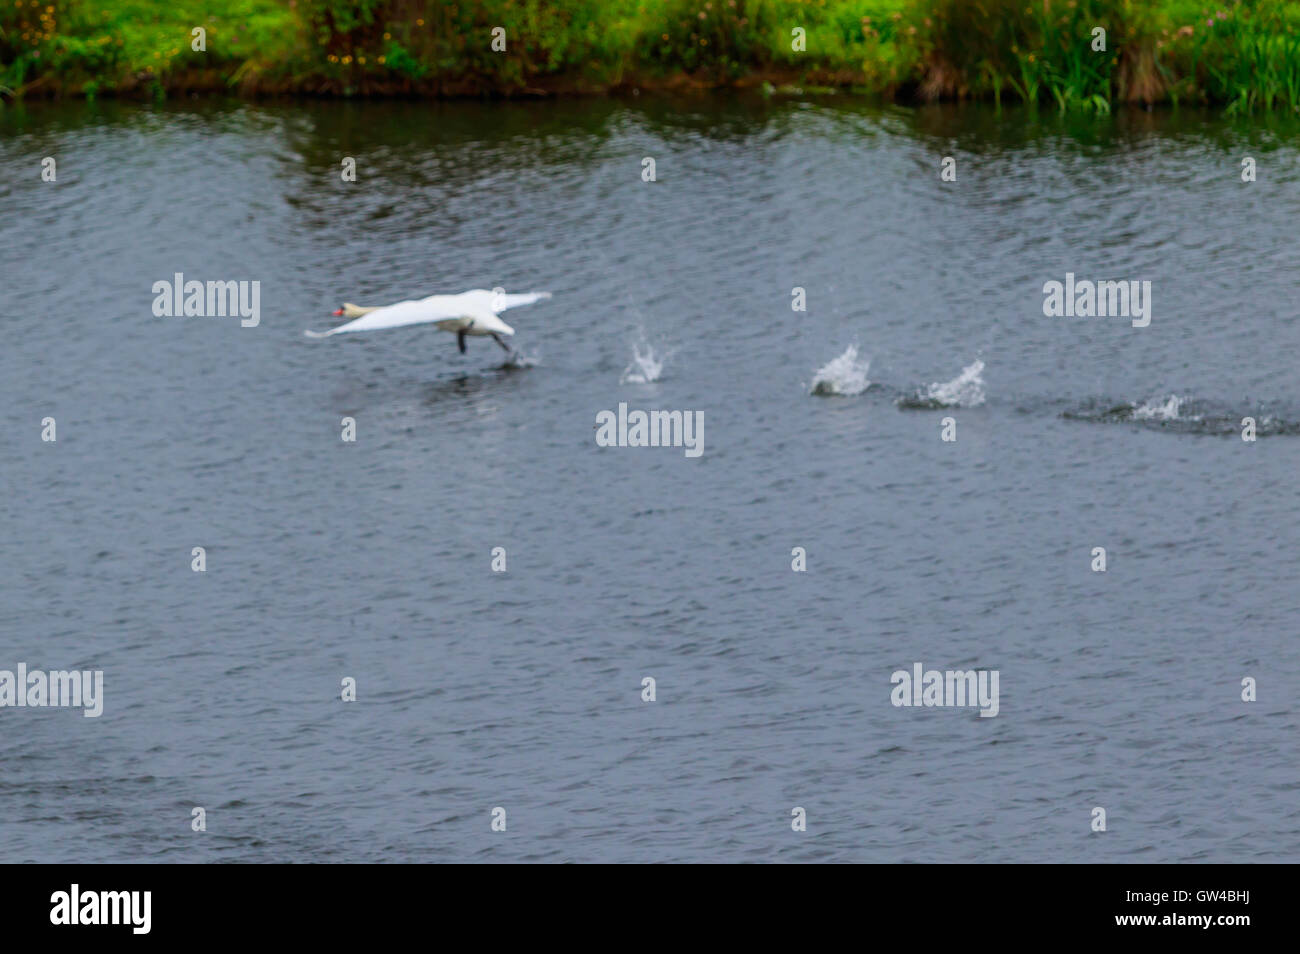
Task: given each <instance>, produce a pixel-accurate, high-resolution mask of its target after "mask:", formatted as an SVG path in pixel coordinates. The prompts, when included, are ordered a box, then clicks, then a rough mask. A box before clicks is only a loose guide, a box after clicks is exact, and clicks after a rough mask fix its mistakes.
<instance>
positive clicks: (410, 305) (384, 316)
mask: <svg viewBox="0 0 1300 954" xmlns="http://www.w3.org/2000/svg"><path fill="white" fill-rule="evenodd" d="M550 297H551V293H550V292H528V293H527V294H524V295H507V294H505V293H504V292H492V291H487V290H486V289H483V288H475V289H474V290H472V291H467V292H461V293H460V294H459V295H430V296H429V297H428V298H421V299H419V300H418V301H399V302H397V303H396V304H394V305H385V306H384V307H382V308H361V307H358V306H357V305H344V306H343V307H342V308H340V309H339V310H338V311H337V312H335V314H342V315H345V316H347V317H349V318H353V319H354V320H353V321H349V322H348V323H347V324H345V325H339V326H338V327H337V328H331V329H330V330H329V331H308V332H306V334H307V336H308V337H309V338H328V337H329V336H330V335H341V334H349V333H351V332H354V331H379V330H381V329H384V328H401V327H403V326H404V325H420V324H429V323H432V324H434V325H437V327H438V328H440V329H442V330H443V331H453V332H455V333H456V334H457V336H458V337H459V339H460V345H461V349H460V350H461V351H464V350H465V339H464V336H465V335H476V336H487V335H491V336H492V337H494V338H496V339H497V342H498V343H500V344H501V346H502V347H503V348H504V347H506V345H505V342H503V341H501V339H500V338H499V337H498V336H499V335H513V334H514V333H515V329H513V328H511V327H510V326H509V325H507V324H506V323H505V322H504V321H502V320H501V319H500V318H498V317H497V315H498V314H499V313H500V312H503V311H505V310H506V309H507V308H514V307H516V306H518V305H531V304H532V303H533V302H535V301H542V300H543V299H546V298H550Z"/></svg>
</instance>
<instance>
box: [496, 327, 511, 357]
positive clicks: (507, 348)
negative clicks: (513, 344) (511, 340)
mask: <svg viewBox="0 0 1300 954" xmlns="http://www.w3.org/2000/svg"><path fill="white" fill-rule="evenodd" d="M492 340H493V341H495V342H496V343H497V344H499V345H500V346H501V347H502V348H504V349H505V352H506V354H510V353H511V352H510V345H508V344H506V343H505V342H504V341H502V340H501V336H500V335H499V334H497V333H496V332H495V331H494V332H492Z"/></svg>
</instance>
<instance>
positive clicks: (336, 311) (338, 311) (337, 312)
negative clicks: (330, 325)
mask: <svg viewBox="0 0 1300 954" xmlns="http://www.w3.org/2000/svg"><path fill="white" fill-rule="evenodd" d="M341 314H343V309H342V308H338V309H335V311H334V317H335V318H337V317H338V316H339V315H341Z"/></svg>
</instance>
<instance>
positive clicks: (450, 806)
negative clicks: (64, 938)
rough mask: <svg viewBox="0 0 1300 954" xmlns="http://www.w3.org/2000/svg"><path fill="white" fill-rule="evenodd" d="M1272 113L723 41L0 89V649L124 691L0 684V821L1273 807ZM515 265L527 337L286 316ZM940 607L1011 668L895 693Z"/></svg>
mask: <svg viewBox="0 0 1300 954" xmlns="http://www.w3.org/2000/svg"><path fill="white" fill-rule="evenodd" d="M1296 142H1297V129H1296V127H1295V126H1293V125H1288V124H1285V123H1283V122H1281V121H1276V120H1263V119H1257V120H1255V121H1253V122H1246V121H1234V120H1225V119H1222V118H1213V117H1209V116H1204V115H1200V114H1195V113H1183V114H1181V115H1174V114H1170V113H1126V114H1121V115H1117V116H1116V117H1114V118H1112V119H1104V120H1092V119H1089V120H1086V121H1082V122H1080V123H1079V124H1078V125H1072V124H1069V123H1066V122H1063V121H1062V120H1060V119H1058V118H1057V117H1055V116H1054V115H1051V114H1043V115H1042V116H1039V117H1034V116H1028V115H1025V114H1021V113H1016V112H1004V113H1003V114H1001V115H999V114H997V113H995V112H994V111H993V110H991V109H984V108H979V107H963V108H958V109H948V108H927V109H921V110H907V109H899V108H886V109H878V108H873V107H868V106H847V105H843V104H839V103H836V101H835V100H826V101H822V102H797V101H781V100H774V101H771V102H766V103H765V102H762V101H749V100H733V99H728V98H721V97H719V98H709V99H689V100H675V99H651V98H649V97H642V98H641V99H639V100H636V101H629V102H627V103H617V102H610V101H604V100H592V101H579V102H566V101H560V102H551V103H534V104H500V105H491V104H480V103H456V104H435V105H430V104H423V103H364V104H363V103H328V104H316V103H305V104H285V105H275V104H267V105H213V104H194V105H191V106H167V107H156V108H150V107H141V106H131V105H125V104H123V105H115V104H103V105H99V106H94V105H91V106H87V105H85V104H80V103H76V104H66V105H61V106H52V105H48V104H39V103H33V104H30V105H29V106H28V107H26V108H25V109H24V110H21V111H16V110H14V109H9V110H7V111H5V112H4V113H3V114H0V166H2V167H3V168H4V169H5V175H4V177H3V178H0V213H2V214H0V240H2V243H3V247H4V249H5V250H6V251H5V254H4V265H3V266H2V268H3V277H4V282H3V292H4V293H3V295H2V296H0V314H2V316H3V317H2V320H3V325H4V328H5V330H6V332H7V334H6V336H5V343H4V347H3V349H0V424H2V425H3V428H2V432H3V435H4V436H3V454H4V460H3V467H2V468H0V481H2V482H0V491H3V494H2V496H0V519H2V521H3V527H4V533H3V535H0V580H2V581H3V582H0V587H3V594H2V597H0V668H10V669H12V668H14V667H15V666H16V664H17V663H18V662H26V663H27V664H28V666H29V667H31V668H44V669H62V668H71V667H76V668H87V669H102V670H104V672H105V710H104V714H103V716H102V717H101V718H99V719H86V718H83V717H82V716H81V714H80V713H79V712H76V711H67V710H57V709H44V710H38V709H3V710H0V720H2V722H3V731H0V764H2V765H3V772H2V773H0V832H2V833H3V835H2V836H3V839H4V844H5V847H6V855H7V857H8V858H9V859H11V860H27V859H30V860H41V861H108V860H145V861H174V862H179V861H344V860H349V861H380V860H383V861H474V860H493V861H506V860H535V861H660V860H680V861H703V860H721V861H759V860H782V861H812V860H834V861H1033V862H1046V861H1096V862H1127V861H1175V860H1184V861H1211V860H1212V861H1253V860H1273V861H1279V860H1294V859H1295V858H1296V856H1297V852H1298V851H1300V810H1298V809H1297V793H1298V792H1300V781H1298V780H1297V772H1296V751H1297V750H1296V737H1297V736H1296V733H1297V729H1298V728H1300V725H1298V722H1300V719H1298V710H1297V704H1296V686H1297V684H1300V657H1298V654H1297V650H1296V639H1297V624H1298V622H1300V587H1298V586H1297V559H1296V545H1297V541H1298V537H1300V534H1298V531H1297V521H1298V520H1300V500H1298V499H1297V489H1296V474H1297V465H1298V463H1300V439H1297V438H1298V435H1297V430H1298V428H1300V384H1298V383H1297V371H1296V355H1297V354H1298V353H1300V323H1297V317H1296V310H1297V308H1296V301H1297V299H1298V298H1300V296H1298V295H1297V284H1298V278H1297V276H1298V274H1300V272H1298V271H1297V266H1298V265H1300V253H1298V252H1297V244H1296V234H1297V232H1296V222H1297V214H1298V213H1300V161H1298V154H1297V151H1296V148H1295V146H1296ZM1247 155H1249V156H1253V157H1254V158H1255V159H1256V161H1257V163H1258V168H1259V177H1258V181H1257V182H1255V183H1251V184H1246V183H1242V182H1241V181H1240V175H1239V172H1240V162H1241V158H1242V157H1243V156H1247ZM45 156H54V157H56V160H57V163H58V166H57V175H58V179H57V182H56V183H53V184H51V183H44V182H42V181H41V179H40V169H41V159H42V158H43V157H45ZM344 156H352V157H354V158H356V160H357V171H358V181H357V182H356V183H345V182H343V181H342V180H341V177H340V174H339V172H340V162H341V160H342V158H343V157H344ZM647 156H649V157H653V158H654V159H655V161H656V172H657V181H656V182H653V183H647V182H644V181H642V179H641V171H642V159H643V158H644V157H647ZM943 156H953V157H954V158H955V159H956V160H957V170H958V179H957V182H956V183H943V182H941V181H940V179H939V174H938V173H939V162H940V159H941V157H943ZM176 272H182V273H184V275H185V276H186V277H187V278H192V279H199V280H209V279H222V280H257V281H259V282H260V283H261V324H260V325H259V326H258V327H256V328H243V327H240V324H239V322H238V321H237V320H235V319H229V318H227V319H221V318H213V319H203V318H170V319H169V318H155V317H154V316H153V314H152V311H151V305H152V302H153V298H154V295H153V293H152V291H151V288H152V285H153V283H154V282H156V281H159V280H170V279H171V277H172V276H173V274H174V273H176ZM1066 272H1073V273H1075V274H1076V275H1077V276H1079V277H1080V278H1089V279H1093V280H1097V279H1120V278H1123V279H1134V280H1147V281H1150V282H1151V283H1152V288H1153V292H1152V296H1153V298H1152V305H1153V308H1152V321H1151V324H1150V326H1149V327H1147V328H1141V329H1139V328H1133V327H1131V326H1130V324H1129V322H1128V321H1126V320H1122V319H1082V318H1071V319H1065V318H1060V319H1055V318H1047V317H1044V315H1043V311H1042V305H1043V294H1042V286H1043V283H1044V282H1047V281H1051V280H1058V281H1059V280H1064V277H1065V274H1066ZM494 286H504V287H505V288H507V289H508V290H510V291H527V290H531V289H545V290H549V291H552V292H554V295H555V297H554V298H553V299H552V300H551V301H549V302H545V303H542V304H538V305H533V306H530V307H528V308H523V309H520V310H518V311H511V312H510V313H509V314H508V316H507V318H508V320H509V321H510V323H511V324H512V325H514V327H515V328H516V329H517V331H518V334H517V336H516V343H517V345H518V347H519V348H520V350H521V352H522V354H523V355H524V357H525V360H523V361H521V362H518V364H519V365H520V366H518V367H503V361H502V357H503V356H502V353H501V352H500V351H499V350H498V349H497V348H496V346H495V345H494V344H493V343H492V342H491V341H490V340H488V339H471V341H470V345H469V353H468V354H467V355H465V356H461V355H460V354H459V353H458V352H457V350H456V347H455V339H454V338H453V337H452V336H451V335H448V334H445V333H442V332H439V331H436V330H434V329H432V328H429V327H416V328H407V329H399V330H393V331H387V332H379V333H375V334H373V335H369V336H361V335H358V336H344V337H339V338H330V339H328V340H324V341H314V340H309V339H307V338H305V337H304V336H303V331H304V330H305V329H308V328H312V329H317V330H319V329H322V328H325V327H328V326H329V325H330V324H331V323H332V322H334V321H335V319H332V318H330V317H329V312H330V311H332V310H333V309H335V308H336V307H338V306H339V304H340V303H341V302H343V301H345V300H346V301H352V302H357V303H361V304H382V303H385V302H389V301H395V300H398V299H402V298H410V297H420V296H423V295H427V294H431V293H433V292H435V291H437V292H456V291H461V290H463V289H467V288H474V287H482V288H492V287H494ZM796 287H798V288H802V289H804V290H805V292H806V295H807V304H808V308H807V311H806V313H798V312H794V311H792V309H791V300H792V299H791V296H792V289H794V288H796ZM850 349H852V350H851V352H850ZM972 369H975V370H973V371H972ZM620 402H626V403H627V404H628V405H629V407H631V408H644V409H651V408H669V409H684V410H691V411H701V412H703V415H704V422H705V428H704V432H703V437H704V453H703V456H702V457H700V458H698V459H689V458H687V457H686V456H685V454H684V453H683V452H682V450H680V449H676V448H663V449H634V448H599V447H597V446H596V444H595V439H594V435H595V431H594V424H595V416H596V414H597V413H598V412H599V411H601V410H603V409H615V408H617V407H618V405H619V403H620ZM1247 415H1253V416H1255V417H1256V418H1257V419H1258V421H1259V429H1260V435H1261V436H1260V439H1259V440H1258V441H1256V442H1254V443H1246V442H1243V441H1242V440H1240V437H1239V433H1240V420H1241V418H1242V417H1243V416H1247ZM949 416H951V417H953V418H954V419H955V421H956V426H957V428H958V430H957V436H958V439H957V441H956V442H953V443H946V442H943V441H941V440H940V429H941V426H942V423H941V422H942V420H943V419H944V418H945V417H949ZM46 417H53V418H55V419H56V421H57V436H58V440H57V442H56V443H46V442H42V441H41V439H40V432H41V421H42V419H43V418H46ZM344 417H352V418H355V420H356V428H357V440H356V442H355V443H344V442H343V441H342V440H340V421H341V419H342V418H344ZM194 546H203V547H206V550H207V570H206V572H205V573H201V574H200V573H194V572H191V570H190V560H191V556H190V554H191V548H192V547H194ZM1096 546H1104V547H1106V549H1107V552H1108V569H1107V572H1106V573H1104V574H1103V573H1093V572H1091V571H1090V569H1089V565H1090V563H1091V559H1092V558H1091V551H1092V548H1093V547H1096ZM494 547H504V548H505V550H506V553H507V559H508V569H507V572H505V573H493V572H492V570H491V551H492V548H494ZM794 547H804V548H805V549H806V551H807V567H808V569H807V572H805V573H794V572H792V571H791V550H792V548H794ZM915 662H922V663H923V664H925V665H926V666H927V667H929V668H940V669H948V668H987V669H997V670H999V671H1000V674H1001V680H1000V687H1001V711H1000V713H999V715H998V716H997V717H996V718H992V719H981V718H978V717H977V716H976V713H975V711H974V710H972V709H913V708H895V707H893V706H892V705H891V704H890V702H889V696H890V689H891V685H890V674H891V673H892V672H893V671H894V670H896V669H910V667H911V666H912V664H913V663H915ZM645 676H653V677H654V678H655V679H656V680H657V695H658V701H657V702H655V703H653V704H650V703H644V702H642V701H641V697H640V693H641V680H642V678H643V677H645ZM1246 676H1251V677H1254V678H1256V679H1257V680H1258V682H1259V690H1258V691H1259V701H1258V702H1256V703H1253V704H1247V703H1243V702H1242V701H1241V700H1240V693H1241V687H1240V683H1241V680H1242V679H1243V678H1244V677H1246ZM345 677H353V678H355V679H356V681H357V686H358V695H359V701H358V702H356V703H355V704H344V703H342V702H341V701H339V687H340V681H341V680H342V679H343V678H345ZM194 806H204V807H205V808H206V809H207V812H208V831H207V832H206V833H205V834H202V835H199V834H195V833H193V832H191V831H190V813H191V809H192V808H193V807H194ZM496 806H501V807H504V808H505V809H506V810H507V813H508V831H507V832H506V833H504V834H502V833H493V832H491V831H490V830H489V822H490V812H491V810H492V809H493V808H494V807H496ZM794 806H801V807H804V808H805V809H806V810H807V813H808V830H807V832H806V833H803V834H797V833H794V832H792V831H791V828H790V811H791V808H792V807H794ZM1094 806H1103V807H1105V808H1106V810H1107V813H1108V829H1109V830H1108V831H1107V832H1105V833H1104V834H1094V833H1092V832H1090V827H1089V823H1090V820H1091V811H1092V809H1093V807H1094Z"/></svg>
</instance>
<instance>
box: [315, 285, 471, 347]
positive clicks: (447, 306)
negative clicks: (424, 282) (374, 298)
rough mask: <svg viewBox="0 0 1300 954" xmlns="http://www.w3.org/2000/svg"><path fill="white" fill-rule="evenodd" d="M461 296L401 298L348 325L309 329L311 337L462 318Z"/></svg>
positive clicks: (463, 310)
mask: <svg viewBox="0 0 1300 954" xmlns="http://www.w3.org/2000/svg"><path fill="white" fill-rule="evenodd" d="M458 298H459V296H458V295H433V296H431V297H429V298H422V299H420V300H419V301H399V302H398V303H397V304H395V305H385V306H384V307H383V308H376V309H375V310H374V311H372V312H370V313H369V314H366V315H362V316H361V317H360V318H357V319H355V320H353V321H349V322H348V323H347V324H346V325H339V326H338V327H337V328H331V329H330V330H329V331H308V332H306V335H307V337H309V338H328V337H329V336H330V335H341V334H346V333H348V332H352V331H379V330H381V329H384V328H401V327H402V326H403V325H419V324H424V323H426V322H430V321H445V320H447V319H449V318H460V317H462V316H464V314H465V307H464V305H463V304H462V303H461V302H459V301H458V300H457V299H458Z"/></svg>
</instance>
